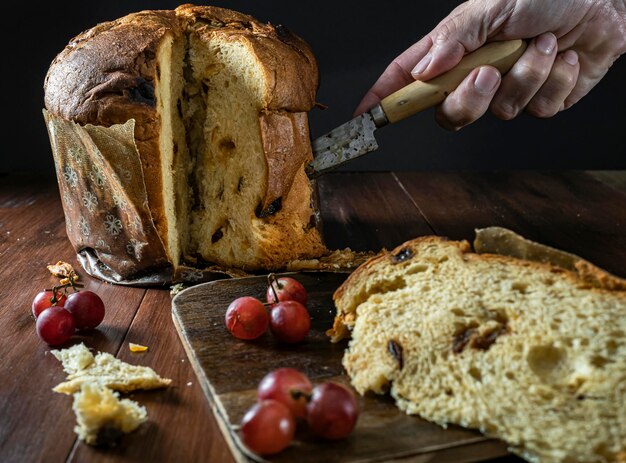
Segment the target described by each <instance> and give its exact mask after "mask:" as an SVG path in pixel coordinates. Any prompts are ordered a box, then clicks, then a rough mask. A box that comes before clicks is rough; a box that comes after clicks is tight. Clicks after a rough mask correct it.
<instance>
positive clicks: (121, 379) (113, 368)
mask: <svg viewBox="0 0 626 463" xmlns="http://www.w3.org/2000/svg"><path fill="white" fill-rule="evenodd" d="M52 354H53V355H54V356H55V357H56V358H57V359H58V360H59V361H60V362H61V363H62V364H63V370H64V371H65V372H66V373H68V374H69V376H68V377H67V381H64V382H62V383H60V384H58V385H57V386H56V387H55V388H54V389H53V391H54V392H60V393H62V394H74V393H75V392H78V391H79V390H80V389H81V387H82V386H83V385H84V384H96V385H98V386H101V387H108V388H110V389H114V390H116V391H120V392H131V391H134V390H137V389H158V388H161V387H166V386H168V385H169V384H170V383H171V382H172V380H171V379H167V378H161V377H160V376H159V375H158V374H157V373H156V372H155V371H154V370H153V369H152V368H150V367H144V366H140V365H130V364H128V363H126V362H122V361H121V360H119V359H117V358H115V357H113V356H112V355H111V354H109V353H107V352H100V353H98V355H96V356H94V355H93V354H92V353H91V352H90V351H89V349H88V348H87V347H86V346H85V345H84V344H82V343H81V344H77V345H75V346H72V347H70V348H68V349H63V350H53V351H52Z"/></svg>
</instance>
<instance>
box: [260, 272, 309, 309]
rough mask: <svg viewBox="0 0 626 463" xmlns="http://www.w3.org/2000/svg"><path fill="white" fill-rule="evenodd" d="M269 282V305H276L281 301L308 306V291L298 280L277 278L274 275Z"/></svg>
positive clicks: (267, 294)
mask: <svg viewBox="0 0 626 463" xmlns="http://www.w3.org/2000/svg"><path fill="white" fill-rule="evenodd" d="M269 281H270V285H269V286H268V287H267V293H266V294H265V297H266V298H267V302H268V303H269V304H276V303H277V302H281V301H298V302H299V303H300V304H302V305H303V306H306V289H304V286H302V284H301V283H300V282H299V281H298V280H294V279H293V278H289V277H280V278H276V277H274V276H273V275H272V276H270V277H269ZM274 293H276V294H274ZM276 296H278V300H276Z"/></svg>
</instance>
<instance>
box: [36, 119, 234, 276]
mask: <svg viewBox="0 0 626 463" xmlns="http://www.w3.org/2000/svg"><path fill="white" fill-rule="evenodd" d="M43 114H44V119H45V121H46V126H47V128H48V135H49V136H50V145H51V147H52V153H53V155H54V162H55V166H56V173H57V180H58V182H59V192H60V194H61V199H62V203H63V211H64V213H65V220H66V229H67V236H68V237H69V239H70V242H71V243H72V245H73V247H74V249H75V250H76V253H77V257H78V260H79V262H80V263H81V265H82V266H83V268H84V269H85V271H86V272H87V273H89V274H90V275H92V276H94V277H97V278H100V279H102V280H105V281H108V282H110V283H116V284H125V285H141V286H156V285H169V284H171V283H175V282H185V283H200V282H204V281H211V280H216V279H219V278H227V277H229V276H242V275H245V273H244V272H241V271H237V270H231V269H223V268H220V267H217V266H215V267H209V268H206V269H198V268H192V267H178V268H177V270H176V272H174V271H173V268H172V265H171V263H170V262H169V261H168V258H167V254H166V252H165V247H164V245H163V242H162V241H161V238H160V237H159V235H158V233H157V230H156V228H155V225H154V221H153V220H152V215H151V213H150V209H149V207H148V199H147V194H146V187H145V182H144V176H143V171H142V167H141V162H140V158H139V152H138V151H137V147H136V146H135V138H134V129H135V121H134V120H133V119H131V120H129V121H127V122H126V123H125V124H120V125H113V126H111V127H99V126H93V125H85V126H81V125H79V124H76V123H74V122H71V121H67V120H65V119H62V118H59V117H56V116H54V115H52V114H50V113H48V112H47V111H46V110H45V109H44V110H43Z"/></svg>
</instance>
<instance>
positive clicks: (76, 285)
mask: <svg viewBox="0 0 626 463" xmlns="http://www.w3.org/2000/svg"><path fill="white" fill-rule="evenodd" d="M68 280H69V281H68V282H67V283H64V284H62V285H55V286H53V287H52V289H46V291H52V297H51V298H50V303H52V304H53V305H56V303H57V302H59V299H57V294H59V293H60V290H61V289H62V290H63V292H64V293H65V294H67V288H69V287H70V286H71V287H72V289H73V290H74V292H78V289H77V288H82V287H83V286H84V285H82V284H80V283H76V274H75V273H74V272H70V275H69V277H68Z"/></svg>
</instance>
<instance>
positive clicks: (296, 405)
mask: <svg viewBox="0 0 626 463" xmlns="http://www.w3.org/2000/svg"><path fill="white" fill-rule="evenodd" d="M312 389H313V386H311V381H309V378H307V377H306V376H305V375H304V374H302V373H300V372H299V371H298V370H295V369H293V368H279V369H278V370H274V371H272V372H271V373H268V374H267V375H265V377H264V378H263V379H262V380H261V382H260V383H259V388H258V397H259V400H265V399H274V400H278V401H279V402H280V403H282V404H284V405H286V406H287V408H289V410H290V411H291V413H293V415H294V416H295V417H296V418H305V417H306V404H307V402H308V397H309V396H310V395H311V391H312ZM294 394H295V397H294Z"/></svg>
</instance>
